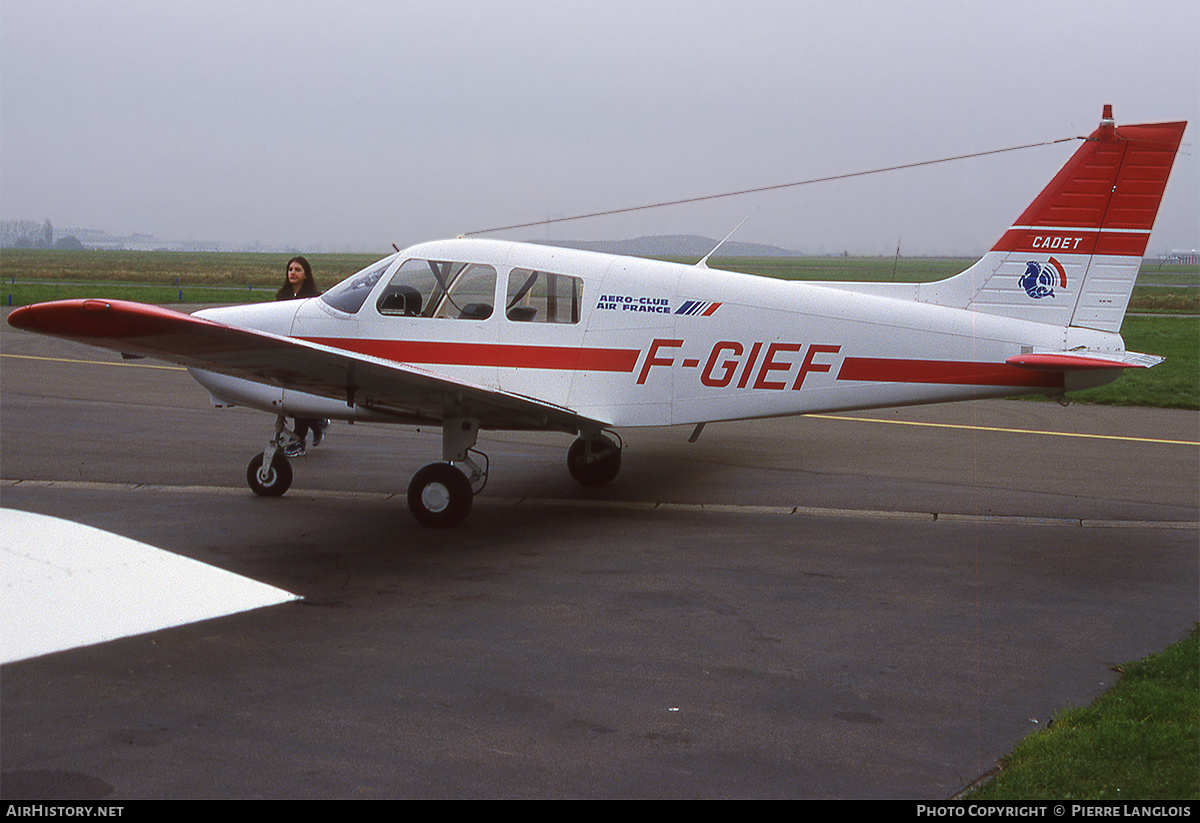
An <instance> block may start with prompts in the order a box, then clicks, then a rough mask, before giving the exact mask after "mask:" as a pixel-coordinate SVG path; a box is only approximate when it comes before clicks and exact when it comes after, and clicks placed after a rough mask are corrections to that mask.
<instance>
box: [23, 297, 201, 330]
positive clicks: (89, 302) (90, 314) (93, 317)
mask: <svg viewBox="0 0 1200 823" xmlns="http://www.w3.org/2000/svg"><path fill="white" fill-rule="evenodd" d="M180 320H186V321H191V322H207V321H203V320H200V319H199V318H194V317H192V316H191V315H187V314H184V313H183V312H178V311H175V310H174V309H168V308H164V307H162V306H151V305H147V304H146V303H135V302H133V301H131V300H107V299H103V298H94V297H90V298H82V299H74V300H54V301H52V302H49V303H34V304H33V305H32V306H22V307H20V308H18V309H13V311H12V313H11V314H9V316H8V324H9V325H10V326H12V327H13V328H16V329H21V330H22V331H31V332H39V333H41V334H49V335H55V336H82V337H116V336H121V335H122V334H137V333H139V332H142V333H144V332H145V331H147V330H148V329H149V328H156V327H160V326H161V325H162V324H164V323H173V322H174V323H177V322H179V321H180Z"/></svg>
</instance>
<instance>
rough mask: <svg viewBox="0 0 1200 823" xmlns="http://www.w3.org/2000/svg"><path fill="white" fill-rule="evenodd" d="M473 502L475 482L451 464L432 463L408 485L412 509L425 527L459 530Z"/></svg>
mask: <svg viewBox="0 0 1200 823" xmlns="http://www.w3.org/2000/svg"><path fill="white" fill-rule="evenodd" d="M473 498H474V495H473V494H472V493H471V481H470V480H468V479H467V476H466V475H465V474H463V473H462V472H461V471H459V470H458V469H456V468H454V466H452V465H450V464H449V463H430V464H429V465H428V466H426V467H425V468H423V469H421V470H420V471H419V472H417V473H416V474H415V475H413V479H412V482H411V483H409V484H408V508H409V510H410V511H412V513H413V517H415V518H417V520H418V521H419V522H420V523H421V524H423V525H425V526H437V527H446V526H457V525H458V524H459V523H461V522H462V521H463V518H465V517H466V516H467V514H468V513H469V512H470V511H471V501H472V499H473Z"/></svg>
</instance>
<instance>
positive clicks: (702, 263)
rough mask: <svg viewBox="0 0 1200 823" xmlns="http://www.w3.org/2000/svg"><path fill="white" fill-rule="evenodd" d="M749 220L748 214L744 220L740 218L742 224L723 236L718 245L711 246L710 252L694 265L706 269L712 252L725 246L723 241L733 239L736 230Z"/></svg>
mask: <svg viewBox="0 0 1200 823" xmlns="http://www.w3.org/2000/svg"><path fill="white" fill-rule="evenodd" d="M749 219H750V215H748V214H747V215H746V216H745V217H744V218H742V222H741V223H738V224H737V225H736V226H734V227H733V231H731V232H730V233H729V234H727V235H725V236H724V237H723V238H722V239H721V242H720V243H718V244H717V245H715V246H713V247H712V251H710V252H709V253H708V254H706V255H704V256H703V257H701V258H700V260H699V261H697V263H696V265H697V266H698V267H699V268H702V269H707V268H708V258H710V257H712V256H713V252H715V251H716V250H717V249H719V248H721V246H724V245H725V241H726V240H728V239H729V238H730V237H733V235H734V234H736V233H737V230H738V229H740V228H741V227H742V226H743V225H744V224H745V222H746V221H747V220H749Z"/></svg>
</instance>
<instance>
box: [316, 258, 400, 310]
mask: <svg viewBox="0 0 1200 823" xmlns="http://www.w3.org/2000/svg"><path fill="white" fill-rule="evenodd" d="M396 257H397V255H394V254H393V255H391V256H390V257H385V258H383V259H382V260H380V261H378V262H377V263H372V264H371V265H370V266H367V267H366V268H365V269H363V270H362V271H360V272H359V273H358V274H352V275H350V276H349V277H347V278H346V279H345V280H343V281H342V282H340V283H338V284H337V285H336V286H334V287H333V288H332V289H330V290H329V291H327V292H325V293H324V294H322V295H321V300H323V301H324V302H325V303H326V304H327V305H329V306H332V307H333V308H335V309H337V310H338V311H344V312H345V313H346V314H354V313H355V312H357V311H358V310H359V309H361V308H362V307H363V303H365V302H366V301H367V296H368V295H370V293H371V289H373V288H375V284H376V283H378V282H379V278H380V277H383V273H384V272H385V271H387V269H388V267H389V266H390V265H392V263H393V262H395V260H396Z"/></svg>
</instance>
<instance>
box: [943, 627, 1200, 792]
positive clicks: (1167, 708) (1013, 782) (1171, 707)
mask: <svg viewBox="0 0 1200 823" xmlns="http://www.w3.org/2000/svg"><path fill="white" fill-rule="evenodd" d="M1198 639H1200V637H1198V635H1197V630H1196V629H1193V630H1192V632H1191V633H1190V634H1189V635H1188V636H1187V637H1186V638H1185V639H1183V640H1181V641H1180V642H1178V643H1176V644H1175V645H1173V646H1171V647H1170V648H1168V649H1166V650H1165V651H1163V652H1162V653H1161V654H1156V655H1152V656H1150V657H1147V658H1145V659H1143V660H1139V661H1137V662H1135V663H1128V664H1126V665H1124V666H1122V667H1121V673H1122V674H1121V679H1120V681H1118V683H1117V684H1116V685H1115V686H1113V688H1111V689H1109V690H1108V691H1107V692H1105V693H1104V694H1103V695H1101V696H1100V697H1099V698H1097V700H1096V701H1095V702H1094V703H1092V704H1091V705H1090V706H1087V707H1084V708H1077V709H1069V710H1067V711H1063V712H1060V713H1059V714H1057V715H1056V716H1055V718H1054V720H1053V721H1052V722H1051V724H1050V725H1049V727H1048V728H1046V729H1045V730H1043V731H1040V732H1037V733H1035V734H1032V735H1030V736H1029V737H1027V738H1025V739H1024V740H1023V741H1021V742H1020V743H1019V744H1018V745H1017V747H1016V748H1015V749H1014V750H1013V752H1012V754H1010V755H1009V756H1008V757H1006V758H1004V761H1003V764H1002V768H1001V770H1000V773H999V774H998V775H996V776H995V777H993V778H992V779H991V780H989V781H988V782H987V783H985V784H983V785H981V786H980V787H978V788H976V789H974V790H972V791H970V792H969V793H967V795H966V796H965V797H964V798H962V799H964V800H1021V801H1030V800H1066V799H1087V800H1122V801H1137V800H1196V799H1197V798H1200V645H1198V642H1197V641H1198Z"/></svg>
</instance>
